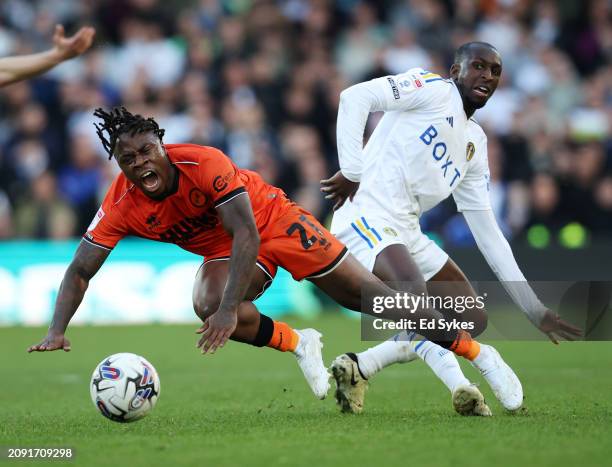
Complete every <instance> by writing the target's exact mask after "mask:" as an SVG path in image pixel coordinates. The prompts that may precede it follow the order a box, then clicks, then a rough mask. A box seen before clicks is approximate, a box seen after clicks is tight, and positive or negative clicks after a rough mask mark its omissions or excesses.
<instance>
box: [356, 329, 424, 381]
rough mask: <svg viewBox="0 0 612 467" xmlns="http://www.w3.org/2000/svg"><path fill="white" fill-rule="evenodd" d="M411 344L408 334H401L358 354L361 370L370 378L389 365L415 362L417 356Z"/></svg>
mask: <svg viewBox="0 0 612 467" xmlns="http://www.w3.org/2000/svg"><path fill="white" fill-rule="evenodd" d="M411 343H412V340H410V339H407V338H406V333H400V334H397V335H395V336H393V337H392V338H391V339H389V340H388V341H385V342H383V343H382V344H378V345H376V346H374V347H370V348H369V349H367V350H364V351H363V352H360V353H358V354H357V358H358V360H359V370H360V371H361V373H362V374H363V376H364V377H366V378H370V377H371V376H374V375H375V374H376V373H378V372H379V371H380V370H382V369H383V368H386V367H388V366H389V365H392V364H394V363H405V362H411V361H412V360H415V359H416V358H417V354H416V353H415V352H414V350H413V347H412V346H411Z"/></svg>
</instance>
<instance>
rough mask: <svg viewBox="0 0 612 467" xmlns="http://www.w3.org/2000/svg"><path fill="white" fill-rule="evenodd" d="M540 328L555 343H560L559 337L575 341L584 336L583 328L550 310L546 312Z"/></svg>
mask: <svg viewBox="0 0 612 467" xmlns="http://www.w3.org/2000/svg"><path fill="white" fill-rule="evenodd" d="M538 328H539V329H540V331H542V332H543V333H544V334H546V335H547V336H548V338H549V339H550V340H551V341H552V343H553V344H559V341H558V338H559V337H561V338H563V339H567V340H568V341H574V340H576V339H577V338H578V337H580V336H582V330H581V329H580V328H579V327H576V326H574V325H573V324H570V323H568V322H567V321H565V320H563V319H561V317H560V316H559V315H558V314H556V313H553V312H552V311H550V310H548V311H547V312H546V314H545V315H544V318H542V321H541V322H540V325H539V326H538Z"/></svg>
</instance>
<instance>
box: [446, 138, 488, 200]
mask: <svg viewBox="0 0 612 467" xmlns="http://www.w3.org/2000/svg"><path fill="white" fill-rule="evenodd" d="M480 133H481V136H480V137H479V138H477V139H476V140H475V141H473V142H472V141H470V142H469V143H468V148H466V152H467V154H466V157H470V151H473V152H472V154H473V155H472V156H471V157H472V160H471V161H470V162H469V164H468V170H467V172H466V174H465V177H464V178H463V180H461V182H460V183H459V186H457V188H455V190H454V191H453V198H454V199H455V203H456V204H457V210H458V211H460V212H462V211H483V210H487V209H491V200H490V198H489V179H490V172H489V162H488V159H487V137H486V136H485V134H484V132H482V130H480ZM470 145H472V147H471V149H470Z"/></svg>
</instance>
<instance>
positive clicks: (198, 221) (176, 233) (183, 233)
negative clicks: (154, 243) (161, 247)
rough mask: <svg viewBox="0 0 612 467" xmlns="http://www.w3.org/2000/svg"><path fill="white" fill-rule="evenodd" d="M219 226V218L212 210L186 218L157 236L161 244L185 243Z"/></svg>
mask: <svg viewBox="0 0 612 467" xmlns="http://www.w3.org/2000/svg"><path fill="white" fill-rule="evenodd" d="M217 224H219V218H218V217H217V215H216V211H215V210H214V209H209V210H208V211H206V212H205V213H204V214H200V215H199V216H195V217H186V218H184V219H182V220H181V221H179V222H177V223H176V224H174V225H173V226H172V227H170V228H169V229H168V230H166V231H165V232H163V233H161V234H159V239H160V240H161V241H162V242H168V243H176V244H181V243H186V242H188V241H189V240H191V239H192V238H194V237H196V236H198V235H199V234H200V233H202V232H206V231H208V230H212V229H214V228H215V227H216V226H217Z"/></svg>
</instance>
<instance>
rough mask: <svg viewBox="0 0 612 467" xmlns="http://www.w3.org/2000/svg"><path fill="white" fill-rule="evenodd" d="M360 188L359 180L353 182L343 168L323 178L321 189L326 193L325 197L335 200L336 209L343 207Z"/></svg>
mask: <svg viewBox="0 0 612 467" xmlns="http://www.w3.org/2000/svg"><path fill="white" fill-rule="evenodd" d="M358 189H359V182H353V181H351V180H349V179H348V178H346V177H345V176H344V175H343V174H342V171H341V170H338V172H336V173H335V174H334V175H333V176H331V177H330V178H328V179H326V180H321V191H322V192H323V193H325V199H329V200H332V201H334V211H335V210H337V209H339V208H341V207H342V205H343V204H344V203H345V202H346V200H347V199H348V200H349V201H353V197H354V196H355V193H357V190H358Z"/></svg>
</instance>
